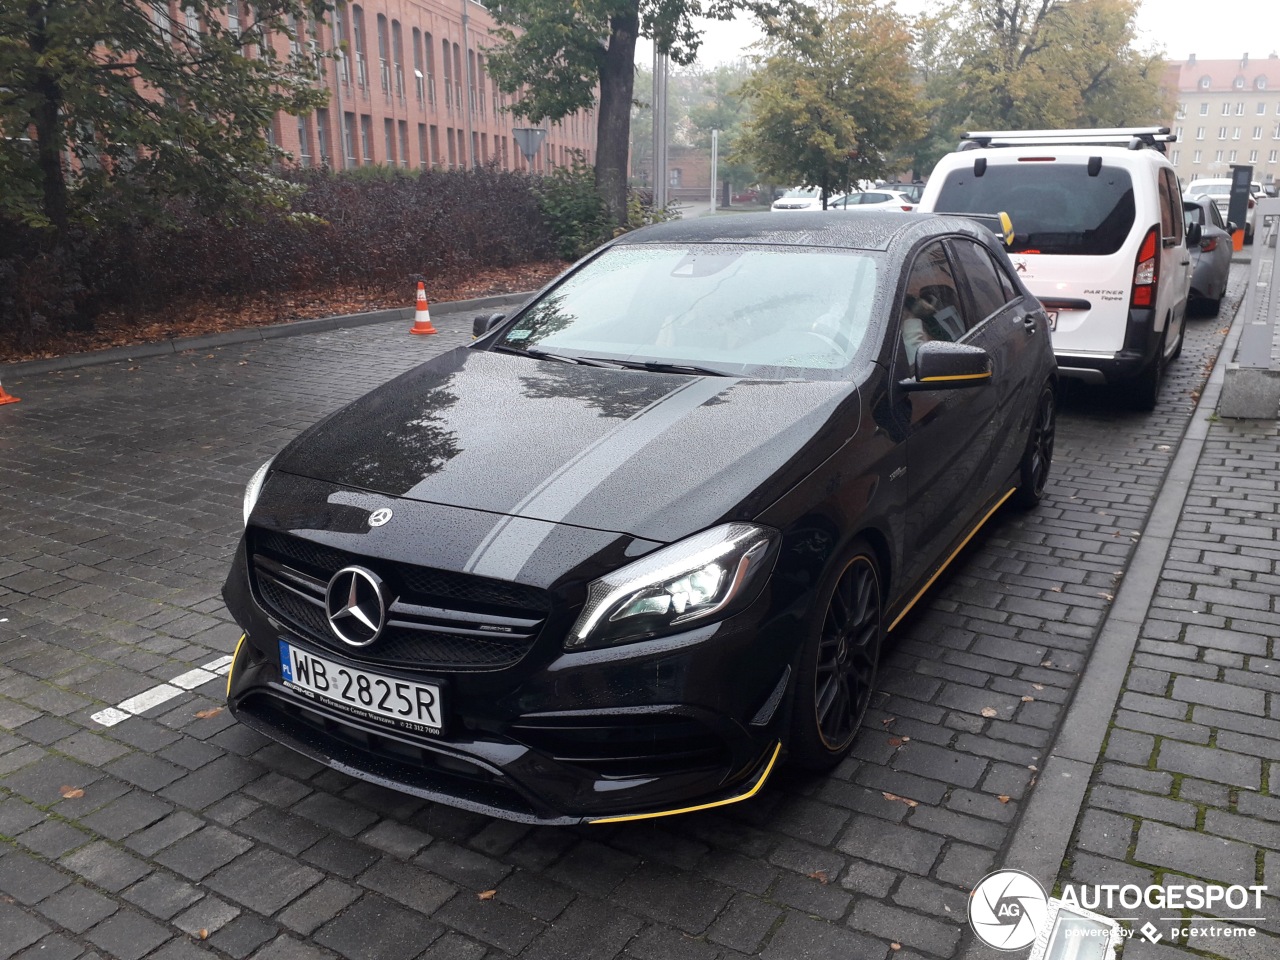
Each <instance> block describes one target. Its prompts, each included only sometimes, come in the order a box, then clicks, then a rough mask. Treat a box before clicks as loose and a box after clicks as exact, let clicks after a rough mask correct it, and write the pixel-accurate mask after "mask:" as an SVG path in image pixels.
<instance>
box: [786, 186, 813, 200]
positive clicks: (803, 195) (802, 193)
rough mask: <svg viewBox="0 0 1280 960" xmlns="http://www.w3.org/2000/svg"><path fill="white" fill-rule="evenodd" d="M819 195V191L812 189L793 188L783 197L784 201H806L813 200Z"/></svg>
mask: <svg viewBox="0 0 1280 960" xmlns="http://www.w3.org/2000/svg"><path fill="white" fill-rule="evenodd" d="M818 194H819V191H818V190H816V189H812V188H810V187H793V188H792V189H790V190H788V191H787V192H786V193H784V194H783V195H782V196H783V199H787V198H791V199H797V198H799V199H805V200H812V199H813V198H814V197H816V196H818Z"/></svg>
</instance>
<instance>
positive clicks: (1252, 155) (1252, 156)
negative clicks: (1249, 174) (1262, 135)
mask: <svg viewBox="0 0 1280 960" xmlns="http://www.w3.org/2000/svg"><path fill="white" fill-rule="evenodd" d="M1249 162H1250V163H1257V162H1258V151H1257V150H1250V151H1249Z"/></svg>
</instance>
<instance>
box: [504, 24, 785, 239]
mask: <svg viewBox="0 0 1280 960" xmlns="http://www.w3.org/2000/svg"><path fill="white" fill-rule="evenodd" d="M735 10H750V11H751V12H753V13H755V14H756V15H757V16H760V17H761V18H762V20H763V21H764V23H765V28H766V30H774V31H776V30H779V29H781V28H782V27H781V25H782V24H783V23H784V20H783V14H784V13H785V14H787V15H788V17H789V18H791V19H800V20H805V21H808V20H809V17H808V16H807V15H806V13H805V10H804V8H803V7H800V6H799V5H798V0H709V2H707V3H706V4H705V5H704V3H703V0H575V2H574V3H572V4H568V5H566V4H564V3H562V2H560V0H504V2H503V3H502V5H501V6H500V7H497V8H495V9H493V10H491V11H490V12H491V13H492V14H493V16H494V19H495V20H497V21H498V23H499V24H502V25H504V29H500V30H499V33H498V35H499V37H500V38H501V41H502V42H501V43H500V44H499V45H498V46H497V47H494V48H492V49H491V50H490V51H489V59H488V65H489V73H490V75H491V76H492V77H493V79H494V82H495V83H496V84H497V85H498V87H499V89H501V90H503V91H505V92H506V93H509V94H513V95H515V96H516V98H517V99H516V101H515V103H514V104H513V106H512V108H511V109H512V112H513V113H515V115H516V116H518V117H523V118H526V119H528V120H529V121H530V122H532V123H540V122H541V121H543V120H545V119H551V120H558V119H560V118H562V117H565V116H568V115H569V114H571V113H574V112H576V111H579V110H586V109H589V108H591V107H597V111H596V163H595V174H596V187H597V189H598V190H599V191H600V193H601V195H602V196H603V197H604V199H605V203H606V205H607V206H608V209H609V213H610V215H611V216H612V217H613V219H614V221H615V222H616V223H624V222H625V221H626V206H627V144H628V140H629V129H630V122H631V104H632V93H633V83H634V80H635V66H634V61H635V51H636V40H637V38H639V37H641V36H644V37H649V38H651V39H652V40H653V41H654V43H655V44H656V46H657V48H658V50H660V51H661V52H663V53H666V54H668V55H669V56H670V57H671V60H672V62H674V63H676V64H678V65H687V64H689V63H692V62H693V60H694V58H695V57H696V55H697V52H698V47H699V45H700V43H701V35H700V34H699V32H698V30H697V28H696V27H695V25H694V18H695V17H699V16H701V17H710V18H712V19H717V20H728V19H731V18H732V17H733V15H734V11H735ZM517 31H519V32H518V33H517Z"/></svg>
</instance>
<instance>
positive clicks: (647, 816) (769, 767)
mask: <svg viewBox="0 0 1280 960" xmlns="http://www.w3.org/2000/svg"><path fill="white" fill-rule="evenodd" d="M781 752H782V741H781V740H779V741H778V743H777V745H776V746H775V747H774V748H773V756H771V757H770V758H769V762H768V764H766V765H765V768H764V773H762V774H760V777H759V779H757V780H756V782H755V785H754V786H752V788H751V789H750V790H748V791H747V792H746V793H742V794H739V795H738V796H736V797H729V798H728V799H727V800H713V801H711V802H710V803H700V804H698V805H697V806H695V807H681V808H680V809H678V810H658V811H655V812H653V813H629V814H625V815H624V816H620V817H600V818H599V819H595V820H590V821H588V822H590V823H622V822H624V821H627V820H651V819H653V818H654V817H674V816H675V815H676V814H678V813H693V812H694V811H695V810H710V809H711V808H712V807H723V806H727V805H728V804H731V803H738V802H740V801H742V800H750V799H751V798H752V797H754V796H755V795H756V794H757V793H758V792H759V791H760V788H761V787H763V786H764V782H765V781H766V780H768V779H769V774H770V773H772V772H773V765H774V764H775V763H777V762H778V754H780V753H781Z"/></svg>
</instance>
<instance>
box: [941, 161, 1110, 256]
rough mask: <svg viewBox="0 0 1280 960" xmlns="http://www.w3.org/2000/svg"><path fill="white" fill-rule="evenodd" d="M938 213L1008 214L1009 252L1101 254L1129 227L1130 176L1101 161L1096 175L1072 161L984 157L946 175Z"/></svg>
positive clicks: (1104, 254)
mask: <svg viewBox="0 0 1280 960" xmlns="http://www.w3.org/2000/svg"><path fill="white" fill-rule="evenodd" d="M935 209H936V210H937V212H939V213H999V212H1000V211H1002V210H1003V211H1004V212H1006V213H1008V214H1009V217H1010V218H1011V219H1012V220H1013V229H1014V241H1013V245H1012V246H1011V247H1010V248H1009V252H1010V253H1052V254H1063V255H1072V256H1095V257H1102V256H1107V255H1108V254H1112V253H1115V252H1116V251H1117V250H1119V249H1120V247H1121V246H1123V245H1124V242H1125V239H1126V238H1127V237H1128V236H1129V232H1130V231H1131V230H1132V229H1133V220H1134V200H1133V180H1132V179H1131V178H1130V177H1129V172H1128V171H1127V170H1124V169H1121V168H1119V167H1116V166H1108V164H1107V163H1106V162H1105V161H1104V162H1103V164H1102V170H1101V171H1100V172H1099V174H1098V175H1097V176H1096V177H1091V176H1089V171H1088V169H1087V167H1086V165H1085V163H1084V162H1083V161H1082V162H1080V163H1046V162H1043V161H1040V162H1028V163H999V164H995V163H991V164H988V165H987V169H986V172H985V173H984V174H983V176H981V177H978V176H974V172H973V167H972V165H970V166H966V167H964V168H962V169H959V170H953V171H952V172H951V173H949V174H947V178H946V180H945V181H944V182H943V185H942V190H941V191H940V192H939V194H938V201H937V204H936V208H935Z"/></svg>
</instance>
